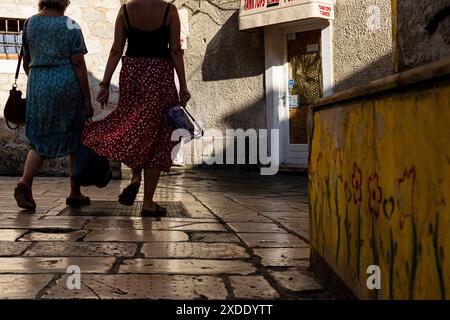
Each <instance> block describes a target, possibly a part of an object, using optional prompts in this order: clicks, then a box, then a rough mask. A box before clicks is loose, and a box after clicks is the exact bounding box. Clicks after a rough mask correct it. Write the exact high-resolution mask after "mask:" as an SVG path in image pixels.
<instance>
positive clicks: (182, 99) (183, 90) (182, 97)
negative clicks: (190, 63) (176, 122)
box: [180, 88, 191, 107]
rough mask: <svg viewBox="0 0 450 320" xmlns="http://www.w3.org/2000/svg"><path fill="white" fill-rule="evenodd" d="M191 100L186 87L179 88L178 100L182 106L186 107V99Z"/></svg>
mask: <svg viewBox="0 0 450 320" xmlns="http://www.w3.org/2000/svg"><path fill="white" fill-rule="evenodd" d="M189 100H191V93H190V92H189V90H188V89H187V88H181V89H180V102H181V105H182V106H183V107H186V104H187V103H188V101H189Z"/></svg>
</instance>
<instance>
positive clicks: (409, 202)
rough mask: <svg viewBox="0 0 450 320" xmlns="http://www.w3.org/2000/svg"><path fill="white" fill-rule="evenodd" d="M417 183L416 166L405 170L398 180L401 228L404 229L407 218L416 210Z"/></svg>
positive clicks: (397, 189) (398, 205)
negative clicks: (415, 193)
mask: <svg viewBox="0 0 450 320" xmlns="http://www.w3.org/2000/svg"><path fill="white" fill-rule="evenodd" d="M415 184H416V168H415V167H412V168H411V169H409V170H405V172H404V173H403V176H402V177H401V178H400V179H397V181H396V191H397V207H398V209H399V211H400V228H401V229H403V226H404V224H405V221H406V219H407V218H409V217H411V216H412V213H413V210H414V187H415Z"/></svg>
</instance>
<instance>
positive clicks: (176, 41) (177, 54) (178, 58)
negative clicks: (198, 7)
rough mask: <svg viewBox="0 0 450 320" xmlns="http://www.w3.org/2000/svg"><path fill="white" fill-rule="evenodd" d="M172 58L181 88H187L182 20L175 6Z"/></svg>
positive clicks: (171, 31) (172, 11)
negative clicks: (182, 42) (182, 46)
mask: <svg viewBox="0 0 450 320" xmlns="http://www.w3.org/2000/svg"><path fill="white" fill-rule="evenodd" d="M170 6H171V8H170V42H169V48H170V56H171V58H172V61H173V64H174V66H175V70H176V72H177V75H178V79H179V80H180V88H187V83H186V74H185V70H184V59H183V56H184V52H183V50H182V49H181V42H180V29H181V25H180V18H179V16H178V11H177V9H176V7H175V6H172V5H170Z"/></svg>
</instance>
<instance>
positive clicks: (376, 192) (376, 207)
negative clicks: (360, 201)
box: [369, 174, 382, 218]
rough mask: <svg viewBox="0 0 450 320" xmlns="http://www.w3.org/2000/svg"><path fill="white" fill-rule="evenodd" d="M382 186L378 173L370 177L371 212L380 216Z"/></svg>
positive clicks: (376, 216)
mask: <svg viewBox="0 0 450 320" xmlns="http://www.w3.org/2000/svg"><path fill="white" fill-rule="evenodd" d="M381 197H382V192H381V187H380V179H379V178H378V174H374V175H373V176H371V177H369V212H370V213H371V214H373V215H374V216H375V218H378V216H379V215H380V204H381Z"/></svg>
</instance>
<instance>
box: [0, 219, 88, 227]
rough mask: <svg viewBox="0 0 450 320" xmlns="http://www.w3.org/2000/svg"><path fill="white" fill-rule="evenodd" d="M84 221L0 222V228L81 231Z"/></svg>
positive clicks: (40, 220)
mask: <svg viewBox="0 0 450 320" xmlns="http://www.w3.org/2000/svg"><path fill="white" fill-rule="evenodd" d="M85 223H86V221H85V220H76V219H67V220H64V219H56V220H55V219H39V220H38V219H33V220H26V219H20V218H19V219H16V220H12V219H10V220H4V221H0V228H12V229H81V228H83V226H84V224H85Z"/></svg>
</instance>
